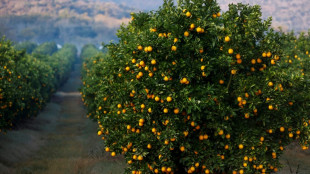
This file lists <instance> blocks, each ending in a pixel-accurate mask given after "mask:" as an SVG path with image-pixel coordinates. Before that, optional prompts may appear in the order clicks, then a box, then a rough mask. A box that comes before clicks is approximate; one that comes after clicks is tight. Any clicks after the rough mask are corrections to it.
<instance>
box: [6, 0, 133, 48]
mask: <svg viewBox="0 0 310 174" xmlns="http://www.w3.org/2000/svg"><path fill="white" fill-rule="evenodd" d="M131 11H132V9H130V8H128V7H125V6H123V5H118V4H115V3H113V2H101V1H99V0H74V1H71V0H58V1H56V0H36V1H34V0H2V1H1V5H0V24H1V25H0V33H4V34H5V35H6V36H7V37H8V38H9V39H12V40H14V41H16V42H19V41H25V40H31V41H34V42H39V43H41V42H46V41H51V40H53V41H55V42H57V43H59V44H63V43H74V44H76V45H77V46H78V47H79V48H81V46H83V45H84V44H85V43H95V44H97V45H100V44H101V42H102V41H104V42H109V41H110V40H115V39H116V37H115V35H114V33H115V32H116V29H117V28H118V27H119V26H120V25H121V24H122V23H127V22H128V21H129V19H130V12H131ZM111 33H113V34H111Z"/></svg>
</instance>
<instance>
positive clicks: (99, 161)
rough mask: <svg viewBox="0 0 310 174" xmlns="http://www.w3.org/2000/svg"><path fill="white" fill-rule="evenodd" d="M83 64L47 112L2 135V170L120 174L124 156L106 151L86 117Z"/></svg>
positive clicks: (31, 173) (29, 173) (25, 173)
mask: <svg viewBox="0 0 310 174" xmlns="http://www.w3.org/2000/svg"><path fill="white" fill-rule="evenodd" d="M79 71H80V68H79V65H76V66H75V71H73V72H72V74H71V77H70V79H69V80H68V82H67V83H66V84H64V86H63V87H61V89H59V91H58V92H57V93H56V94H55V95H54V96H53V98H52V100H51V102H50V103H49V104H48V105H47V106H46V108H45V109H44V111H43V112H42V113H41V114H40V115H39V116H38V117H37V118H35V119H34V120H30V121H27V123H25V124H24V126H23V127H22V128H19V129H18V130H13V131H9V132H8V134H7V135H1V136H0V173H1V174H2V173H17V174H41V173H42V174H84V173H85V174H86V173H87V174H99V173H105V174H109V173H111V174H119V173H122V171H123V168H124V166H125V164H124V163H123V162H122V161H123V160H121V157H116V158H112V157H110V156H109V154H106V153H105V152H104V145H103V142H102V140H100V138H99V137H98V136H97V135H96V132H97V125H96V123H94V122H92V121H91V120H89V119H87V118H86V111H85V109H84V107H83V103H82V102H81V96H80V94H79V92H78V88H79V87H80V85H81V81H80V74H79Z"/></svg>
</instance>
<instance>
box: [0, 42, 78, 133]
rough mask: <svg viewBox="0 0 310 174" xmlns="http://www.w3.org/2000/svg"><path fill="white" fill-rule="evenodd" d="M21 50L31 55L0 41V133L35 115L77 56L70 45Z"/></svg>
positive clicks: (64, 77)
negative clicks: (59, 47)
mask: <svg viewBox="0 0 310 174" xmlns="http://www.w3.org/2000/svg"><path fill="white" fill-rule="evenodd" d="M28 46H29V44H28ZM23 48H25V49H27V52H32V51H33V52H32V54H27V53H26V52H25V50H21V51H20V50H18V49H16V48H14V47H13V46H12V43H11V42H10V41H7V40H5V39H4V38H2V40H1V42H0V111H1V112H0V131H6V130H8V129H11V128H12V127H14V126H15V125H16V124H18V123H20V122H21V121H22V120H24V119H25V118H29V117H33V116H36V115H37V114H38V113H39V111H40V110H41V109H43V107H44V105H45V104H46V102H47V101H48V100H49V99H50V97H51V94H53V92H55V91H56V89H57V88H58V87H59V86H60V85H61V84H62V83H63V82H64V81H65V80H66V79H67V78H68V76H69V74H70V71H71V68H72V64H73V62H74V61H75V58H76V54H77V50H76V48H75V46H73V45H65V46H64V47H63V48H61V49H59V50H57V47H56V44H54V43H45V44H42V45H40V46H38V47H37V48H35V49H34V50H30V51H29V49H28V48H30V47H23Z"/></svg>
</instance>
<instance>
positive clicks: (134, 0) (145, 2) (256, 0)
mask: <svg viewBox="0 0 310 174" xmlns="http://www.w3.org/2000/svg"><path fill="white" fill-rule="evenodd" d="M106 1H110V2H116V3H120V4H123V5H126V6H130V7H133V8H135V9H140V10H154V9H157V8H158V7H159V6H160V5H162V3H163V0H106ZM263 1H264V0H229V1H228V0H218V3H219V4H223V3H224V4H227V2H234V3H238V2H246V3H250V4H262V3H263ZM174 2H177V0H174ZM222 8H223V10H227V6H223V7H222Z"/></svg>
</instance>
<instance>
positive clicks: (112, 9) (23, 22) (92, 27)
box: [0, 0, 310, 48]
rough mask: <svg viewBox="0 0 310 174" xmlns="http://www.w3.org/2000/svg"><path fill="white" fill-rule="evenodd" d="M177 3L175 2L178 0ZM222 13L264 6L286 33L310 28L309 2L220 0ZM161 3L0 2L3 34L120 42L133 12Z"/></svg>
mask: <svg viewBox="0 0 310 174" xmlns="http://www.w3.org/2000/svg"><path fill="white" fill-rule="evenodd" d="M175 1H176V0H175ZM218 2H219V4H220V5H221V7H222V10H223V11H226V10H227V9H228V5H229V3H232V2H233V3H238V2H243V3H250V4H260V5H261V6H262V11H263V18H267V17H269V16H272V17H273V27H274V28H278V27H279V26H281V27H282V28H283V30H284V31H290V30H295V31H306V30H308V28H310V20H308V19H309V18H310V11H309V10H308V9H310V3H308V0H298V1H290V0H264V1H262V0H230V1H227V0H218ZM161 4H162V1H161V0H149V1H143V0H0V33H1V34H5V35H6V36H7V37H8V38H9V39H11V40H14V41H15V42H19V41H26V40H30V41H33V42H38V43H42V42H46V41H55V42H57V43H59V44H63V43H68V42H69V43H73V44H76V45H77V47H78V48H81V47H82V46H83V45H84V44H87V43H95V44H96V45H97V46H99V45H100V44H101V42H102V41H103V42H105V43H107V42H109V41H110V40H117V38H116V36H115V33H116V30H117V28H118V27H119V26H120V25H121V24H122V23H127V22H128V21H129V20H130V12H132V11H137V10H154V9H157V8H158V6H160V5H161ZM134 9H136V10H134Z"/></svg>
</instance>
